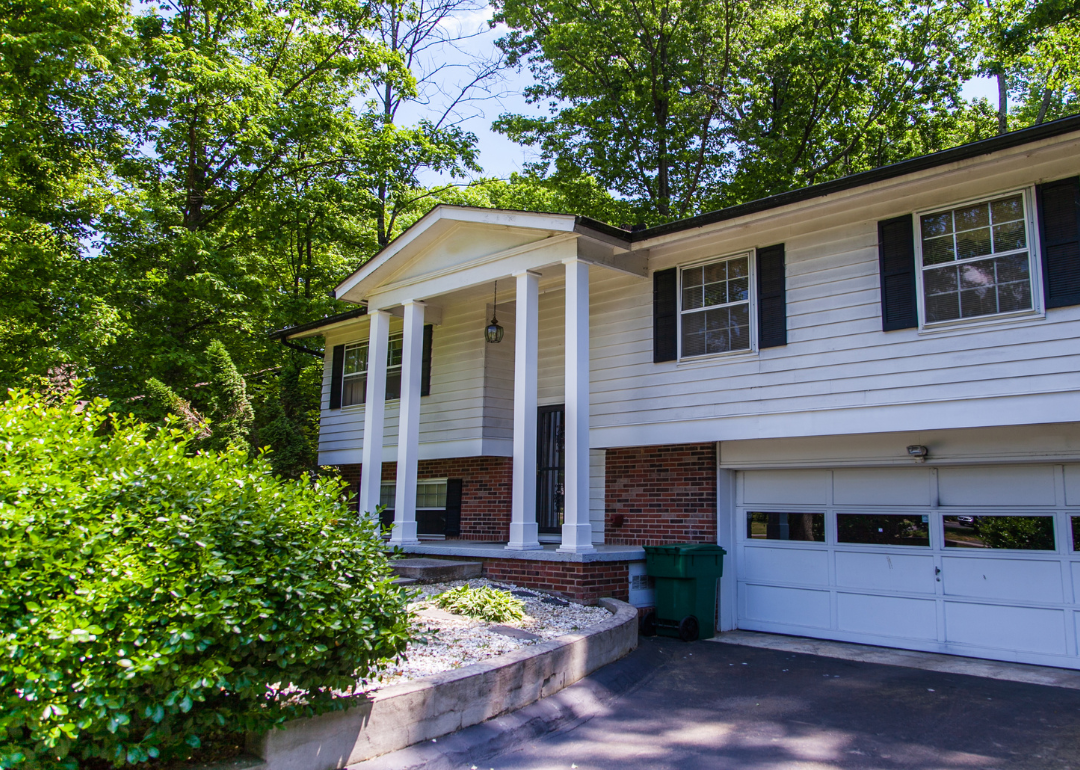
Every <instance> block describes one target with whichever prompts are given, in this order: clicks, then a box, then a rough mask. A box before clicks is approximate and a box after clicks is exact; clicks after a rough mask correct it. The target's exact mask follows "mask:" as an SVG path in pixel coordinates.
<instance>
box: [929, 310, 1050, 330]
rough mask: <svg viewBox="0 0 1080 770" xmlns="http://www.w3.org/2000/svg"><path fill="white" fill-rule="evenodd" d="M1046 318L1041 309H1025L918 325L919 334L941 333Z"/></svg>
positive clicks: (1016, 323)
mask: <svg viewBox="0 0 1080 770" xmlns="http://www.w3.org/2000/svg"><path fill="white" fill-rule="evenodd" d="M1045 318H1046V312H1045V311H1043V310H1025V311H1023V312H1021V313H1008V314H1003V315H995V316H980V317H978V318H967V319H961V320H958V321H941V322H939V323H935V324H923V325H922V326H920V327H919V334H941V333H943V332H960V331H966V330H969V329H970V330H979V329H985V328H988V327H995V326H1024V325H1027V324H1030V323H1032V322H1037V321H1042V320H1044V319H1045Z"/></svg>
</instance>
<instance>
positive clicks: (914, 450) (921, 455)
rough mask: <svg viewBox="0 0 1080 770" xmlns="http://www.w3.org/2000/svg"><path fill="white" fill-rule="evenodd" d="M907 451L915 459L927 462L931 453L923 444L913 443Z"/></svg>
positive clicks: (918, 461) (919, 461)
mask: <svg viewBox="0 0 1080 770" xmlns="http://www.w3.org/2000/svg"><path fill="white" fill-rule="evenodd" d="M907 453H908V455H910V456H911V457H912V458H913V459H914V460H915V462H917V463H924V462H926V458H927V456H928V455H929V454H930V450H928V449H927V448H926V447H924V446H922V445H921V444H912V445H911V446H909V447H908V448H907Z"/></svg>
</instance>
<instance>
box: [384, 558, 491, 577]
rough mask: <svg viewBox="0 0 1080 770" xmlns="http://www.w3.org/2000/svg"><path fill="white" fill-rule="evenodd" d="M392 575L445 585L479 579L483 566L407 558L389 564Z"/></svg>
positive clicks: (473, 563)
mask: <svg viewBox="0 0 1080 770" xmlns="http://www.w3.org/2000/svg"><path fill="white" fill-rule="evenodd" d="M391 567H392V568H393V570H394V574H395V575H398V576H400V577H403V578H412V579H414V580H416V581H418V582H421V583H445V582H446V581H448V580H468V579H469V578H474V577H480V570H481V569H482V568H483V564H482V563H481V562H478V561H450V560H448V559H424V558H419V557H418V558H409V559H398V560H396V561H394V562H392V563H391Z"/></svg>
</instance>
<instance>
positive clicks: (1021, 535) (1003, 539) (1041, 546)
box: [943, 516, 1075, 551]
mask: <svg viewBox="0 0 1080 770" xmlns="http://www.w3.org/2000/svg"><path fill="white" fill-rule="evenodd" d="M943 523H944V525H945V547H946V548H1012V549H1016V550H1022V551H1053V550H1055V549H1056V548H1057V545H1056V543H1055V540H1054V517H1053V516H945V517H943ZM1074 526H1075V525H1074Z"/></svg>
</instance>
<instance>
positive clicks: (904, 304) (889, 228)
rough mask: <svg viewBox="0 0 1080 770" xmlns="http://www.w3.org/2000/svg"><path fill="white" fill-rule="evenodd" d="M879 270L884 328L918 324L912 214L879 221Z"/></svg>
mask: <svg viewBox="0 0 1080 770" xmlns="http://www.w3.org/2000/svg"><path fill="white" fill-rule="evenodd" d="M878 270H879V272H880V273H881V329H882V331H886V332H891V331H896V330H897V329H910V328H912V327H915V326H918V325H919V318H918V304H917V303H916V301H915V231H914V228H913V225H912V218H911V214H905V215H904V216H902V217H896V219H886V220H884V221H881V222H878Z"/></svg>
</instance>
